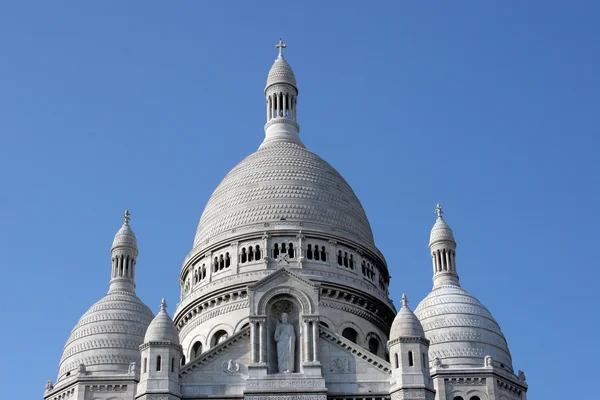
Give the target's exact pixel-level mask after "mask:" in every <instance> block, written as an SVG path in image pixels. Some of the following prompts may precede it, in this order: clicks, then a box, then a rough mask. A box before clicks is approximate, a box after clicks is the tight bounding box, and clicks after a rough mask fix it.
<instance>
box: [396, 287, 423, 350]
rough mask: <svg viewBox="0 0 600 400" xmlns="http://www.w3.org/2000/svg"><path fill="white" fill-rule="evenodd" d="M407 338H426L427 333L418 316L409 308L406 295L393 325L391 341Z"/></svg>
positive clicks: (403, 296)
mask: <svg viewBox="0 0 600 400" xmlns="http://www.w3.org/2000/svg"><path fill="white" fill-rule="evenodd" d="M407 336H410V337H420V338H424V337H425V332H424V331H423V327H422V326H421V322H419V319H418V318H417V316H416V315H415V314H414V313H413V312H412V311H411V309H410V308H408V300H407V299H406V295H404V294H403V295H402V308H401V309H400V311H398V314H396V318H394V322H393V323H392V329H391V330H390V340H394V339H398V338H399V337H407Z"/></svg>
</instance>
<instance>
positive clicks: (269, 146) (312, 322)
mask: <svg viewBox="0 0 600 400" xmlns="http://www.w3.org/2000/svg"><path fill="white" fill-rule="evenodd" d="M276 47H277V48H278V52H279V55H278V57H277V58H276V60H275V62H274V63H273V65H272V66H271V69H270V71H269V74H268V76H267V82H266V86H265V92H264V93H265V104H266V106H265V108H266V124H265V126H264V130H265V137H264V140H263V142H262V144H261V145H260V146H259V148H258V149H257V150H256V151H255V152H254V153H252V154H250V155H249V156H248V157H246V158H245V159H244V160H242V161H241V162H240V163H239V164H238V165H236V166H235V167H234V168H233V169H232V170H231V171H230V172H229V173H228V174H227V175H226V176H225V178H224V179H223V180H222V181H221V183H220V184H219V186H218V187H217V188H216V189H215V191H214V192H213V194H212V196H211V197H210V199H209V200H208V203H207V204H206V207H205V208H204V212H203V213H202V217H201V218H200V222H199V224H198V228H197V230H196V236H195V239H194V245H193V248H192V249H191V251H190V252H189V253H188V254H187V255H186V256H185V258H184V260H183V263H182V266H181V271H180V274H179V285H180V290H181V297H180V301H179V303H178V304H177V305H176V306H175V307H174V310H173V312H172V314H173V316H172V317H171V316H170V315H169V312H168V311H167V310H168V307H167V304H166V302H165V301H164V300H163V301H162V302H161V304H160V307H158V313H157V314H156V315H154V313H153V312H152V311H151V309H150V308H149V307H148V306H147V305H146V304H144V303H143V302H142V301H141V300H140V299H139V298H138V297H137V295H136V292H135V287H136V285H135V278H136V274H137V272H138V270H137V263H136V259H137V256H138V244H137V241H136V237H135V234H134V233H133V230H132V226H131V225H132V223H131V220H130V214H129V212H128V211H126V213H125V215H124V223H123V225H122V226H121V228H120V229H119V231H118V232H117V234H116V235H115V238H114V241H113V244H112V248H111V250H110V251H111V264H110V281H109V289H108V293H107V294H106V295H105V296H104V297H102V298H101V299H100V300H99V301H98V302H97V303H95V304H94V305H92V306H91V307H90V309H89V310H88V311H87V312H86V313H85V314H84V315H83V316H82V317H81V318H80V319H79V322H78V323H77V325H75V327H74V328H73V330H72V331H71V334H70V336H69V338H68V340H67V342H66V344H65V347H64V350H63V354H62V358H61V360H60V362H59V365H58V377H57V378H56V380H55V381H54V380H49V381H47V382H46V388H45V392H44V394H43V396H44V400H67V399H71V400H134V399H137V400H183V399H190V400H192V399H215V400H228V399H240V400H243V399H247V400H263V399H264V400H328V399H330V400H338V399H339V400H342V399H344V400H346V399H348V400H355V399H356V400H359V399H360V400H363V399H364V400H367V399H368V400H401V399H405V400H417V399H426V400H434V399H436V400H517V399H520V400H525V399H526V392H527V384H526V381H525V374H524V373H523V372H522V371H518V372H516V373H515V370H514V369H513V365H512V359H511V354H510V351H509V349H508V344H507V342H506V339H505V337H504V335H503V334H502V331H501V329H500V326H499V325H498V323H497V322H496V320H495V319H494V318H493V317H492V315H491V314H490V312H489V311H488V310H487V309H486V308H485V306H483V305H482V304H481V303H480V302H479V301H478V300H477V299H476V298H475V297H473V296H472V295H470V294H469V292H468V291H467V290H466V289H464V288H463V287H462V286H461V285H460V283H459V275H458V270H459V265H457V263H456V247H457V246H456V240H455V238H454V235H453V233H452V230H451V229H450V227H449V225H448V224H447V222H446V220H445V218H444V216H443V213H442V208H441V207H440V206H439V205H438V206H437V210H436V211H437V219H436V220H435V221H432V222H434V223H433V227H432V229H431V235H430V237H429V249H430V255H431V262H432V272H433V287H432V289H431V291H430V293H429V294H427V296H426V297H425V298H424V299H423V300H421V302H420V303H419V304H418V306H417V307H416V308H414V311H413V310H412V309H411V307H410V305H409V301H408V299H407V298H406V296H402V304H401V308H400V309H399V310H396V308H395V306H394V304H393V303H392V300H391V299H390V296H389V292H388V287H389V283H390V273H389V270H388V266H387V264H386V260H385V258H384V256H383V254H382V253H381V252H380V251H379V250H378V248H377V246H376V244H375V242H374V239H373V233H372V231H371V227H370V224H369V221H368V219H367V216H366V214H365V211H364V210H363V208H362V206H361V203H360V201H359V200H358V198H357V197H356V195H355V194H354V192H353V190H352V188H351V187H350V186H349V185H348V183H347V182H346V181H345V180H344V178H343V177H342V176H341V175H340V174H339V173H338V172H337V171H336V170H335V169H334V168H333V167H332V166H331V165H329V164H328V163H327V162H326V161H324V160H323V159H321V158H320V157H319V156H317V155H316V154H314V153H312V152H311V151H310V150H308V149H307V148H306V147H305V146H304V144H303V143H302V140H301V139H300V136H299V131H300V128H299V125H298V119H297V107H298V84H297V82H296V78H295V76H294V73H293V71H292V68H291V67H290V64H288V62H287V61H286V59H285V58H284V55H283V50H284V48H285V47H286V46H285V44H284V43H283V42H282V41H279V43H278V44H277V45H276ZM423 240H424V241H425V240H426V238H423ZM141 248H142V251H143V243H141ZM107 261H108V260H107ZM425 265H426V260H423V267H425ZM108 266H109V265H108V263H107V275H108V270H109V268H108ZM140 272H141V273H143V268H142V269H141V270H140ZM153 306H154V305H153ZM156 306H158V305H156Z"/></svg>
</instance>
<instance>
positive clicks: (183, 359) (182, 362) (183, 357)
mask: <svg viewBox="0 0 600 400" xmlns="http://www.w3.org/2000/svg"><path fill="white" fill-rule="evenodd" d="M181 365H185V356H182V357H181Z"/></svg>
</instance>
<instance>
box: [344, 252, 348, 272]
mask: <svg viewBox="0 0 600 400" xmlns="http://www.w3.org/2000/svg"><path fill="white" fill-rule="evenodd" d="M344 267H346V268H348V253H347V252H344Z"/></svg>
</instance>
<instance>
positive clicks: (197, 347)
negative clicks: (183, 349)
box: [192, 342, 202, 358]
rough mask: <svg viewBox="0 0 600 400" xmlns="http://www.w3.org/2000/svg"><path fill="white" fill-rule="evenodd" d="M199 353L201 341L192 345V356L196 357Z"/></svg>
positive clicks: (200, 352)
mask: <svg viewBox="0 0 600 400" xmlns="http://www.w3.org/2000/svg"><path fill="white" fill-rule="evenodd" d="M200 354H202V343H200V342H196V343H194V345H193V346H192V358H196V357H198V356H199V355H200Z"/></svg>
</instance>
